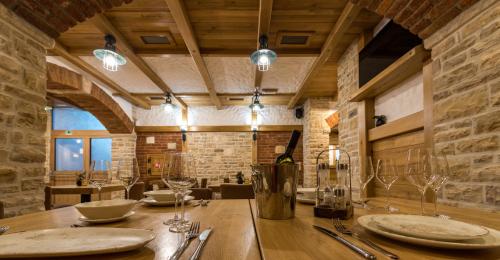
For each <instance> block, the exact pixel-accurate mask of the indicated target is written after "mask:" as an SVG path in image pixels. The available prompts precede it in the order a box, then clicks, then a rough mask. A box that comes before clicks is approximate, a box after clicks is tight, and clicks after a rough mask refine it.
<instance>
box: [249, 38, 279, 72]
mask: <svg viewBox="0 0 500 260" xmlns="http://www.w3.org/2000/svg"><path fill="white" fill-rule="evenodd" d="M277 57H278V55H276V52H274V51H272V50H270V49H268V48H267V36H266V35H262V36H260V37H259V49H258V50H256V51H254V52H253V53H252V55H250V60H251V61H252V63H253V64H255V65H257V69H258V70H259V71H267V70H269V67H270V66H271V64H272V63H273V62H274V61H275V60H276V58H277Z"/></svg>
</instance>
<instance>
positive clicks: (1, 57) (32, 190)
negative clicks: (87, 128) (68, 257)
mask: <svg viewBox="0 0 500 260" xmlns="http://www.w3.org/2000/svg"><path fill="white" fill-rule="evenodd" d="M52 44H53V40H52V39H50V38H48V37H47V36H45V35H44V34H43V33H42V32H40V31H38V30H37V29H35V28H34V27H31V25H29V24H28V23H26V22H25V21H24V20H22V19H20V18H18V17H16V16H15V15H14V14H13V13H11V12H10V11H8V10H7V9H6V8H5V7H4V6H3V5H0V201H3V202H4V204H5V214H6V216H7V217H11V216H15V215H20V214H25V213H30V212H35V211H39V210H43V209H44V207H43V201H44V193H43V188H44V182H43V178H44V175H45V164H44V163H45V148H46V147H45V138H44V136H45V131H46V127H47V124H46V122H47V113H46V112H45V111H44V107H45V104H46V101H45V91H46V68H45V53H46V51H45V48H48V47H50V46H51V45H52Z"/></svg>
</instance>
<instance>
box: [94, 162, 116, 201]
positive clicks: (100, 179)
mask: <svg viewBox="0 0 500 260" xmlns="http://www.w3.org/2000/svg"><path fill="white" fill-rule="evenodd" d="M111 178H112V176H111V164H110V162H109V161H104V160H99V161H92V163H91V165H90V171H89V183H90V184H91V185H93V186H94V187H96V188H97V191H98V194H99V195H98V196H99V200H101V190H102V187H103V186H105V185H106V184H109V183H111Z"/></svg>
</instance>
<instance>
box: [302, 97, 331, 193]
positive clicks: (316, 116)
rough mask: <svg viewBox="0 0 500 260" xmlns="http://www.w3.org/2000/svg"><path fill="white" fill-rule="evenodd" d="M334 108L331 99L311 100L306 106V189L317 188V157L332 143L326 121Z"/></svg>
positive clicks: (304, 144) (304, 145) (304, 138)
mask: <svg viewBox="0 0 500 260" xmlns="http://www.w3.org/2000/svg"><path fill="white" fill-rule="evenodd" d="M334 108H335V102H334V101H333V100H332V99H330V98H310V99H308V100H307V101H306V103H305V104H304V131H303V149H304V187H315V186H316V156H318V154H319V153H320V152H321V151H322V150H324V149H327V148H328V145H329V143H330V127H329V126H328V124H327V123H326V121H325V119H326V118H327V117H328V116H329V115H330V114H331V113H332V112H333V109H334ZM325 156H327V157H328V154H325ZM327 157H326V158H327Z"/></svg>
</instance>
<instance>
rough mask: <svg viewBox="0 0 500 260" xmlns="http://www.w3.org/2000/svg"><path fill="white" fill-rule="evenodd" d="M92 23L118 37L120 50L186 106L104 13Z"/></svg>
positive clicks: (97, 16)
mask: <svg viewBox="0 0 500 260" xmlns="http://www.w3.org/2000/svg"><path fill="white" fill-rule="evenodd" d="M91 21H92V23H93V24H94V25H95V26H96V27H97V28H98V29H99V30H100V31H101V32H102V33H104V34H112V35H113V36H114V37H115V38H116V43H117V45H118V48H119V50H120V51H121V52H122V53H123V54H125V56H126V57H127V59H128V60H129V61H130V62H132V63H133V64H134V65H135V66H137V67H138V68H139V69H140V70H141V71H142V72H143V73H144V74H145V75H146V77H148V78H149V79H150V80H151V81H152V82H153V83H154V84H155V85H156V86H158V87H159V88H160V89H161V90H163V91H164V92H169V93H170V94H171V95H172V97H173V99H174V100H176V101H177V103H178V104H179V105H180V106H181V107H182V108H186V103H184V101H182V100H181V99H179V98H177V97H176V96H175V94H174V93H173V91H172V89H171V88H170V87H169V86H168V85H167V84H166V83H165V82H164V81H163V80H162V79H161V78H160V76H158V74H156V73H155V72H154V71H153V69H151V67H150V66H149V65H148V64H147V63H146V62H145V61H144V60H143V59H142V58H141V57H139V56H138V55H137V54H136V53H135V52H134V49H133V47H132V46H131V45H130V43H129V42H128V41H127V39H126V38H125V37H124V36H123V34H122V33H121V32H120V31H118V29H116V27H115V26H114V25H113V24H112V23H111V22H110V21H109V20H108V18H106V16H104V15H103V14H98V15H96V16H94V17H93V18H92V19H91Z"/></svg>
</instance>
